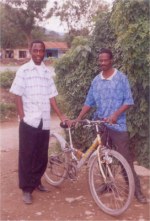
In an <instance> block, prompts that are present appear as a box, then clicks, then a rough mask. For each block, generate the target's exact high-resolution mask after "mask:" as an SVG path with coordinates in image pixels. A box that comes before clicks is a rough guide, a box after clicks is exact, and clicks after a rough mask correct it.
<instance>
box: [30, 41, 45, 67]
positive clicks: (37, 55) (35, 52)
mask: <svg viewBox="0 0 150 221" xmlns="http://www.w3.org/2000/svg"><path fill="white" fill-rule="evenodd" d="M30 54H31V57H32V60H33V61H34V63H35V64H36V65H40V64H41V62H42V61H43V59H44V54H45V48H44V46H43V44H41V43H33V45H32V48H30Z"/></svg>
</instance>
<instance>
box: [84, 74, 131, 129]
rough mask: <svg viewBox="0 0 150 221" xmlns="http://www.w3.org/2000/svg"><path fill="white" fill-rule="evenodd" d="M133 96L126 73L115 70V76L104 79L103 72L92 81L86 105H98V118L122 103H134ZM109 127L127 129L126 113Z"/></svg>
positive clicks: (105, 116) (109, 113) (110, 112)
mask: <svg viewBox="0 0 150 221" xmlns="http://www.w3.org/2000/svg"><path fill="white" fill-rule="evenodd" d="M133 104H134V102H133V98H132V93H131V89H130V85H129V82H128V78H127V76H126V75H124V74H123V73H121V72H120V71H118V70H115V73H114V74H113V76H111V77H110V78H108V79H104V78H103V75H102V73H100V74H98V75H97V76H96V77H95V78H94V80H93V81H92V84H91V87H90V89H89V92H88V95H87V98H86V101H85V105H87V106H91V107H96V113H95V116H97V117H98V118H107V117H109V116H110V115H111V114H113V113H114V112H115V111H117V110H118V109H119V108H120V107H121V106H122V105H133ZM108 127H110V128H112V129H115V130H118V131H126V130H127V126H126V114H125V112H124V113H122V114H121V115H120V116H119V118H118V120H117V124H115V125H108Z"/></svg>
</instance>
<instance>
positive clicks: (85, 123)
mask: <svg viewBox="0 0 150 221" xmlns="http://www.w3.org/2000/svg"><path fill="white" fill-rule="evenodd" d="M77 123H78V124H81V125H83V126H95V125H101V124H102V123H106V121H104V120H88V119H84V120H80V121H77ZM72 126H73V127H74V126H75V125H72ZM60 127H62V128H65V129H66V128H68V125H67V124H66V122H61V123H60Z"/></svg>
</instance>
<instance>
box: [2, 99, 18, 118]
mask: <svg viewBox="0 0 150 221" xmlns="http://www.w3.org/2000/svg"><path fill="white" fill-rule="evenodd" d="M15 116H16V105H15V104H10V103H0V121H5V120H9V119H11V118H12V117H15Z"/></svg>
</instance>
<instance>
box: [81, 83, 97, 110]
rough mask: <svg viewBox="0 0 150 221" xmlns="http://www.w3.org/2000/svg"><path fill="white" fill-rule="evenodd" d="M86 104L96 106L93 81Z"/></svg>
mask: <svg viewBox="0 0 150 221" xmlns="http://www.w3.org/2000/svg"><path fill="white" fill-rule="evenodd" d="M84 104H85V105H87V106H90V107H94V106H96V102H95V99H94V94H93V82H92V84H91V87H90V89H89V91H88V94H87V97H86V100H85V103H84Z"/></svg>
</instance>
